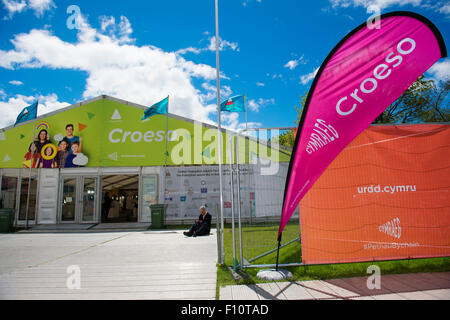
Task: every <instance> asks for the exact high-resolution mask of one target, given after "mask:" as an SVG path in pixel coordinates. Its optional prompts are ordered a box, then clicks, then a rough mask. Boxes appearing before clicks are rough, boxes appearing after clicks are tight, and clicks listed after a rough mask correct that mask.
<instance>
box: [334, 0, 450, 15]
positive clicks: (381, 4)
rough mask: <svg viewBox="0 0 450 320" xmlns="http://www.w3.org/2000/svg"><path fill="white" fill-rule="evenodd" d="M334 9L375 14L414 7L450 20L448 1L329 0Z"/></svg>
mask: <svg viewBox="0 0 450 320" xmlns="http://www.w3.org/2000/svg"><path fill="white" fill-rule="evenodd" d="M329 1H330V3H331V5H332V7H333V8H337V7H342V8H348V7H350V6H353V7H363V8H366V9H367V12H368V13H374V11H373V9H375V8H376V9H379V10H384V9H386V8H389V7H392V6H398V7H402V6H406V5H412V6H414V7H420V8H423V9H429V10H433V11H435V12H438V13H442V14H445V15H446V16H447V18H450V4H448V1H447V2H445V1H430V0H329Z"/></svg>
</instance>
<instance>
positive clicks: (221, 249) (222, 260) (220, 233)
mask: <svg viewBox="0 0 450 320" xmlns="http://www.w3.org/2000/svg"><path fill="white" fill-rule="evenodd" d="M218 2H219V1H218V0H215V9H216V10H215V18H216V73H217V112H218V143H219V191H220V211H219V217H220V228H217V229H218V232H217V236H218V237H219V239H220V245H219V248H218V249H219V250H218V254H219V264H224V263H225V251H224V250H225V243H224V237H223V222H224V221H223V186H222V128H221V121H220V120H221V119H220V64H219V45H220V43H219V42H220V40H219V4H218ZM219 217H217V225H218V226H219Z"/></svg>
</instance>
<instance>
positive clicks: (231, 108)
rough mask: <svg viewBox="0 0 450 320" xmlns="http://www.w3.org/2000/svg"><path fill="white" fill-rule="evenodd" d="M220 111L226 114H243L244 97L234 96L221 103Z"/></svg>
mask: <svg viewBox="0 0 450 320" xmlns="http://www.w3.org/2000/svg"><path fill="white" fill-rule="evenodd" d="M220 111H227V112H245V96H244V95H240V96H235V97H231V98H229V99H228V100H226V101H224V102H222V104H221V105H220Z"/></svg>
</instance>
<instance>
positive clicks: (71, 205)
mask: <svg viewBox="0 0 450 320" xmlns="http://www.w3.org/2000/svg"><path fill="white" fill-rule="evenodd" d="M77 187H78V177H63V178H62V209H61V222H63V223H65V222H75V218H76V210H77Z"/></svg>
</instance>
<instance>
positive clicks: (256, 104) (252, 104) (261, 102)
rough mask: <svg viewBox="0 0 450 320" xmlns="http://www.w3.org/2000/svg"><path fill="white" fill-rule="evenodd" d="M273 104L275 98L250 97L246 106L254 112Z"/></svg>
mask: <svg viewBox="0 0 450 320" xmlns="http://www.w3.org/2000/svg"><path fill="white" fill-rule="evenodd" d="M273 104H275V99H273V98H272V99H262V98H259V99H257V100H255V99H251V100H249V101H248V108H249V109H250V110H252V111H254V112H259V109H261V108H262V107H265V106H268V105H273Z"/></svg>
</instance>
